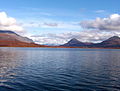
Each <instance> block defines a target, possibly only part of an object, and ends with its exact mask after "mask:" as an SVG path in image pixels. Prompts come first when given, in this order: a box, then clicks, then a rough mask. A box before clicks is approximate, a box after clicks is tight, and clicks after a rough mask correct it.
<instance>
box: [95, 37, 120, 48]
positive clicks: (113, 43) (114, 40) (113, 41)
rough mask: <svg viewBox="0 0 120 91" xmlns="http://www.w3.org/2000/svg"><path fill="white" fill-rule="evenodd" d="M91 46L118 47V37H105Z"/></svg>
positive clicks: (119, 39) (119, 42)
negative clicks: (105, 38)
mask: <svg viewBox="0 0 120 91" xmlns="http://www.w3.org/2000/svg"><path fill="white" fill-rule="evenodd" d="M93 46H95V47H120V37H118V36H113V37H110V38H109V39H107V40H105V41H103V42H101V43H97V44H95V45H93Z"/></svg>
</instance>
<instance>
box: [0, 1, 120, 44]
mask: <svg viewBox="0 0 120 91" xmlns="http://www.w3.org/2000/svg"><path fill="white" fill-rule="evenodd" d="M119 4H120V0H0V30H12V31H14V32H16V33H18V34H20V35H22V36H26V37H29V38H31V39H33V41H34V42H36V43H39V44H51V45H59V44H64V43H66V42H67V41H69V40H70V39H72V38H76V39H78V40H80V41H83V42H101V41H103V40H105V39H107V38H109V37H111V36H120V13H119V12H120V7H119Z"/></svg>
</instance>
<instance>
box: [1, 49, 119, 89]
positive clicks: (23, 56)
mask: <svg viewBox="0 0 120 91" xmlns="http://www.w3.org/2000/svg"><path fill="white" fill-rule="evenodd" d="M119 90H120V50H119V49H79V48H14V47H13V48H7V47H6V48H5V47H1V48H0V91H119Z"/></svg>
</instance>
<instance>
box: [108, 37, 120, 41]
mask: <svg viewBox="0 0 120 91" xmlns="http://www.w3.org/2000/svg"><path fill="white" fill-rule="evenodd" d="M114 39H120V37H118V36H113V37H110V38H109V40H114Z"/></svg>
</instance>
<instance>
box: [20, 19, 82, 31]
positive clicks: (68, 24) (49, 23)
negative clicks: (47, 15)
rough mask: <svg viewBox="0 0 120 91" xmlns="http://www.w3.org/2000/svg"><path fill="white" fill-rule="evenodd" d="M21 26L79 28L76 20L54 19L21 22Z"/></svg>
mask: <svg viewBox="0 0 120 91" xmlns="http://www.w3.org/2000/svg"><path fill="white" fill-rule="evenodd" d="M22 26H23V27H34V28H57V29H81V26H80V25H79V24H78V22H63V21H55V20H51V21H49V20H48V21H47V20H45V21H36V22H29V23H22Z"/></svg>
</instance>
